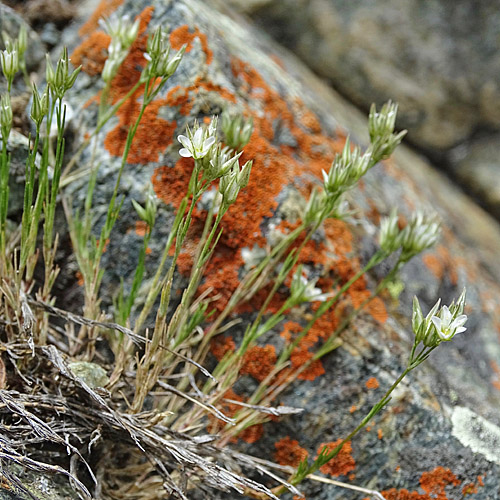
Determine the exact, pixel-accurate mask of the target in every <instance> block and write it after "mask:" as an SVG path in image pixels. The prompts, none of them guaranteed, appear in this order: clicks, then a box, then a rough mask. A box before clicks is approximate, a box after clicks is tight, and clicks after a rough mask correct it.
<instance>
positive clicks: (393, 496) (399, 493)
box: [363, 488, 431, 500]
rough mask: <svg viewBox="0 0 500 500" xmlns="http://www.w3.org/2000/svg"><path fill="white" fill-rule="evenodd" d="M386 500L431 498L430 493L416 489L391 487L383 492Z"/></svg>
mask: <svg viewBox="0 0 500 500" xmlns="http://www.w3.org/2000/svg"><path fill="white" fill-rule="evenodd" d="M381 493H382V495H383V497H384V498H385V499H386V500H431V499H430V498H429V496H428V495H421V494H420V493H417V492H416V491H411V492H410V491H408V490H407V489H404V488H403V489H401V490H397V489H396V488H391V489H390V490H384V491H382V492H381ZM363 500H370V499H369V498H364V499H363Z"/></svg>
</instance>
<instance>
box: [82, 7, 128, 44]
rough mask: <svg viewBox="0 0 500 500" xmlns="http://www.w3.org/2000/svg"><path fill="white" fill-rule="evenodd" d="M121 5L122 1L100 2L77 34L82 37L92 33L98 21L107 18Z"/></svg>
mask: <svg viewBox="0 0 500 500" xmlns="http://www.w3.org/2000/svg"><path fill="white" fill-rule="evenodd" d="M122 3H123V0H101V2H100V3H99V5H98V6H97V8H96V9H95V10H94V12H93V13H92V14H91V16H90V17H89V19H88V21H87V22H86V23H85V24H83V25H82V27H81V28H80V29H79V30H78V34H79V35H80V36H81V37H84V36H86V35H89V34H90V33H92V32H93V31H94V30H95V29H96V28H97V26H98V25H99V19H101V18H102V17H109V16H110V15H111V14H112V13H113V12H114V11H115V10H116V9H117V8H118V7H119V6H120V5H121V4H122Z"/></svg>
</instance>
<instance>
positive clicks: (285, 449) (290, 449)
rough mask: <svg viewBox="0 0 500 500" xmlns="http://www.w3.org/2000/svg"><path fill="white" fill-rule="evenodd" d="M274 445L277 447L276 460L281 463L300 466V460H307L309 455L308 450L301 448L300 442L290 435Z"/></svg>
mask: <svg viewBox="0 0 500 500" xmlns="http://www.w3.org/2000/svg"><path fill="white" fill-rule="evenodd" d="M274 447H275V448H276V453H275V454H274V460H275V461H276V462H278V463H279V464H280V465H290V466H292V467H298V465H299V464H300V462H302V461H303V460H305V459H306V458H307V456H308V455H309V454H308V453H307V450H306V449H304V448H301V447H300V446H299V442H298V441H296V440H295V439H291V438H290V436H287V437H284V438H283V439H280V440H279V441H278V442H277V443H274Z"/></svg>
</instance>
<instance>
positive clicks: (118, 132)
mask: <svg viewBox="0 0 500 500" xmlns="http://www.w3.org/2000/svg"><path fill="white" fill-rule="evenodd" d="M166 104H167V102H166V100H164V99H158V100H156V101H154V102H152V103H151V104H150V105H149V106H148V107H147V108H146V111H145V112H144V114H143V116H142V119H141V122H140V124H139V126H138V128H137V132H136V134H135V137H134V141H133V142H132V147H131V148H130V152H129V154H128V157H127V162H128V163H135V164H143V163H149V162H156V161H158V159H159V155H160V153H161V152H163V151H164V150H165V149H166V148H167V147H168V146H170V144H171V143H172V139H173V136H174V133H175V129H176V126H177V124H176V122H175V121H174V122H169V121H167V120H163V119H162V118H159V117H158V112H159V110H160V108H161V107H162V106H165V105H166ZM132 107H135V108H136V109H135V110H134V111H135V112H131V108H132ZM129 113H130V114H129ZM138 113H139V104H138V103H134V106H133V105H129V106H126V105H125V106H123V108H121V109H120V111H118V113H117V115H118V117H119V118H120V123H119V124H118V125H117V127H116V128H114V129H113V130H111V131H110V132H109V133H108V134H107V135H106V138H105V140H104V147H105V148H106V149H107V151H108V152H109V153H110V154H112V155H114V156H121V155H122V154H123V151H124V148H125V143H126V140H127V135H128V130H129V128H130V126H131V125H132V123H131V121H132V120H131V119H133V120H135V116H137V114H138ZM132 117H133V118H132Z"/></svg>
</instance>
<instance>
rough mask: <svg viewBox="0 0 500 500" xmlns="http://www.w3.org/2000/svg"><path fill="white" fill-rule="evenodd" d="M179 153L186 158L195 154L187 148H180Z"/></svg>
mask: <svg viewBox="0 0 500 500" xmlns="http://www.w3.org/2000/svg"><path fill="white" fill-rule="evenodd" d="M179 154H180V155H181V156H183V157H184V158H191V157H192V156H193V153H191V151H189V149H186V148H182V149H181V150H179Z"/></svg>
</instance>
